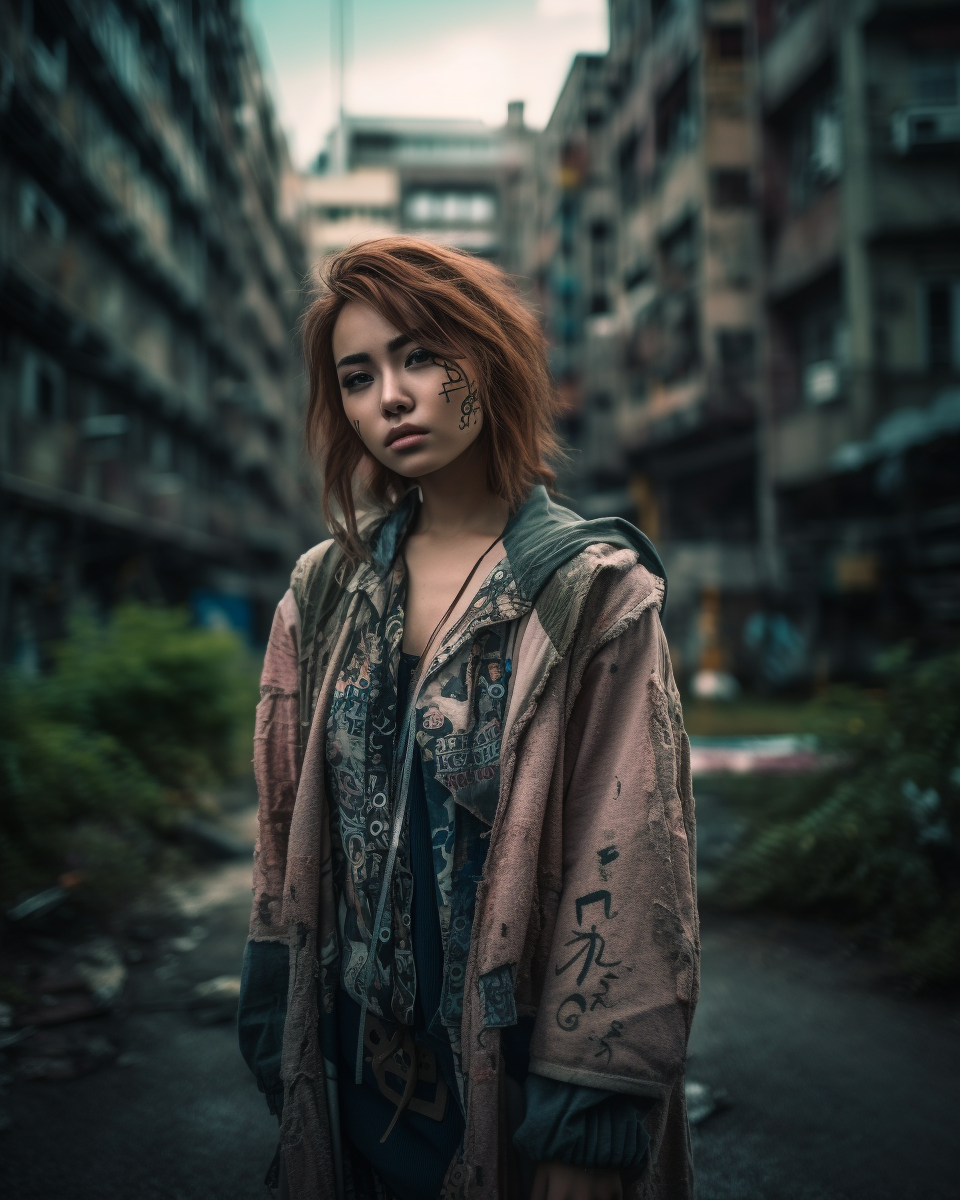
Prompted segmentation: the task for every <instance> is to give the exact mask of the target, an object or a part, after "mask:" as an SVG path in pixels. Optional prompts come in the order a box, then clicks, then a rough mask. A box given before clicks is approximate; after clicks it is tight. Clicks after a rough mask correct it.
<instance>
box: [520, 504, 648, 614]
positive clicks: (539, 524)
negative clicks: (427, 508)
mask: <svg viewBox="0 0 960 1200" xmlns="http://www.w3.org/2000/svg"><path fill="white" fill-rule="evenodd" d="M598 542H605V543H606V544H607V545H609V546H615V547H616V548H617V549H624V550H634V551H636V553H637V555H638V557H639V559H640V561H641V563H642V564H643V565H644V566H645V567H646V568H647V570H648V571H650V572H652V573H653V574H654V575H658V576H659V577H660V578H661V579H662V580H663V581H664V603H666V580H667V576H666V572H665V571H664V568H663V563H662V562H661V561H660V555H659V554H657V551H656V550H655V549H654V546H653V543H652V542H651V541H650V539H649V538H648V537H647V536H646V534H643V533H641V532H640V530H639V529H637V528H636V527H635V526H633V525H631V524H630V522H629V521H624V520H622V519H621V518H620V517H601V518H600V519H599V520H597V521H585V520H584V519H583V518H582V517H580V516H578V515H577V514H576V513H575V512H572V511H571V510H570V509H569V508H564V507H563V506H562V505H560V504H556V503H554V501H553V500H551V499H550V497H549V496H548V495H547V489H546V488H545V487H543V485H542V484H540V485H538V486H537V487H535V488H533V489H532V490H531V492H530V495H529V496H528V497H527V499H526V501H525V502H524V503H523V504H522V505H521V506H520V508H519V509H518V510H517V513H516V515H515V516H514V517H513V518H512V519H511V521H510V523H509V524H508V526H507V531H506V533H505V534H504V538H503V544H504V546H505V547H506V551H507V557H508V558H509V559H510V565H511V567H512V568H513V574H514V578H515V579H516V582H517V591H518V593H519V595H520V596H522V597H523V598H524V599H526V600H529V601H530V602H535V601H536V599H537V597H538V596H539V595H540V592H541V591H542V590H543V588H544V587H545V586H546V584H547V583H548V582H549V580H550V578H551V576H553V574H554V573H555V572H556V571H557V570H558V569H559V568H560V567H562V566H563V565H564V564H565V563H567V562H569V561H570V559H572V558H574V557H576V555H578V554H580V553H581V552H582V551H583V550H586V548H587V547H588V546H592V545H596V544H597V543H598Z"/></svg>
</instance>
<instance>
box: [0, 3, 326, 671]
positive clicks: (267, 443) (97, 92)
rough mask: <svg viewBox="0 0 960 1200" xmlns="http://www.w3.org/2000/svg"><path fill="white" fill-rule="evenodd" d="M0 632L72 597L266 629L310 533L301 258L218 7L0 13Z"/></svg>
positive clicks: (24, 635) (8, 648)
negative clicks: (188, 611)
mask: <svg viewBox="0 0 960 1200" xmlns="http://www.w3.org/2000/svg"><path fill="white" fill-rule="evenodd" d="M0 35H2V37H0V43H2V47H3V54H2V58H0V80H2V82H0V132H2V142H0V309H2V313H3V329H2V334H0V396H2V417H0V420H2V437H0V504H2V510H3V511H2V525H3V533H2V541H0V639H2V648H3V649H2V652H3V656H4V657H7V658H9V657H11V656H12V657H14V658H19V659H20V660H21V661H23V662H25V663H29V662H30V661H31V660H32V659H35V658H36V655H37V647H38V645H39V644H41V643H42V641H43V640H44V639H45V638H46V637H48V636H49V635H51V634H55V633H56V632H57V631H58V630H59V628H60V627H61V625H62V621H63V617H64V613H65V611H66V610H67V609H68V608H69V606H70V605H71V604H72V603H74V602H75V601H77V600H78V599H82V598H86V599H88V600H91V601H93V602H94V603H96V604H98V605H103V606H106V605H110V604H112V603H114V602H116V601H118V600H120V599H122V598H124V597H141V598H145V599H150V600H154V599H156V600H163V601H172V602H192V603H193V604H194V606H195V608H196V610H197V612H198V613H199V614H200V615H201V616H202V615H203V614H206V615H207V617H208V618H209V619H226V620H229V621H231V622H232V623H233V624H235V625H239V626H242V627H246V628H247V629H248V630H249V631H250V633H251V635H252V636H253V637H261V636H263V635H264V630H265V626H266V623H267V622H268V620H269V615H270V611H271V610H272V607H273V605H274V604H275V602H276V599H277V596H278V595H279V594H281V593H282V590H283V586H284V582H283V581H284V579H285V577H286V575H287V573H288V571H289V568H290V564H291V563H292V562H293V561H294V560H295V558H296V557H297V555H298V554H299V553H300V552H302V550H303V549H304V548H305V547H306V546H308V545H309V544H311V543H312V542H313V541H315V540H316V539H317V537H318V535H319V532H320V530H319V527H318V522H317V518H316V515H315V513H316V503H315V497H314V494H313V490H312V484H311V482H310V479H309V477H308V475H307V473H306V468H305V466H304V465H303V463H302V461H301V457H300V445H301V423H302V415H303V394H302V381H301V373H300V369H299V366H298V364H297V362H296V360H295V358H294V350H293V346H292V343H291V332H292V330H293V327H294V325H295V322H296V318H297V315H298V312H299V309H300V301H301V281H302V276H303V272H304V269H305V262H304V256H303V249H302V246H301V244H300V242H299V239H298V237H297V236H296V233H295V230H294V227H293V225H292V224H290V223H289V222H288V220H287V219H286V216H285V215H284V213H283V211H282V207H283V205H282V199H281V196H282V187H281V185H282V181H283V179H284V176H285V174H286V173H287V172H288V171H289V166H288V161H287V152H286V147H285V144H284V141H283V137H282V135H281V134H280V132H279V129H278V126H277V122H276V119H275V116H274V113H273V110H272V107H271V103H270V99H269V97H268V95H267V93H266V90H265V88H264V83H263V79H262V76H261V73H260V68H259V65H258V62H257V58H256V54H255V52H254V49H253V45H252V42H251V38H250V35H249V32H248V30H247V28H246V26H245V24H244V21H243V18H242V14H241V7H240V4H239V3H238V2H237V0H213V2H211V3H209V4H203V5H201V4H198V3H196V0H192V2H191V0H179V2H177V0H124V2H122V3H119V2H112V0H84V2H82V3H81V2H80V0H65V2H62V3H53V2H52V0H0Z"/></svg>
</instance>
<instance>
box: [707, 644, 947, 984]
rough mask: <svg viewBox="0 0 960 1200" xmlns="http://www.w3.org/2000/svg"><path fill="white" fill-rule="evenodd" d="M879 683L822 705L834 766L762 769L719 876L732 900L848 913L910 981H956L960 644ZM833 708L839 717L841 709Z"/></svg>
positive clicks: (897, 667) (899, 661)
mask: <svg viewBox="0 0 960 1200" xmlns="http://www.w3.org/2000/svg"><path fill="white" fill-rule="evenodd" d="M888 670H889V677H888V686H887V687H886V689H885V690H884V691H883V693H882V694H875V695H867V696H863V697H861V700H860V703H859V709H858V711H852V710H851V705H852V704H853V703H854V700H855V695H854V693H852V692H850V691H849V690H845V691H844V692H843V693H842V694H841V693H839V692H834V693H832V694H830V695H828V696H827V697H826V698H825V699H824V701H823V702H822V703H821V705H820V712H821V714H822V725H821V728H822V730H824V731H825V732H824V734H823V740H824V744H825V748H827V749H828V750H831V751H833V752H834V753H835V754H837V755H838V758H839V761H841V762H842V763H843V765H842V766H840V767H836V768H835V769H833V770H831V771H829V772H824V773H821V774H818V775H812V776H806V777H797V778H793V779H789V780H779V779H778V780H768V781H766V783H765V786H764V787H763V788H762V794H757V791H756V789H753V793H754V794H753V795H752V797H751V798H747V797H746V796H745V797H744V802H743V804H742V811H743V813H744V815H745V816H746V818H747V831H746V833H745V835H744V837H743V838H742V839H741V841H740V843H739V846H738V848H737V850H736V851H735V852H734V854H733V856H732V857H731V859H730V861H729V862H728V864H727V865H726V867H725V868H724V870H723V872H722V873H721V876H720V878H719V881H718V889H717V896H718V898H719V899H720V900H721V901H722V902H725V903H726V904H728V905H730V906H731V907H737V908H748V907H754V906H758V905H774V906H777V907H780V908H784V909H787V910H791V911H795V912H810V913H825V914H829V915H831V916H840V917H843V918H846V919H849V920H852V921H855V922H857V923H858V924H859V925H860V926H861V927H862V928H865V929H869V930H870V931H871V932H872V933H873V934H874V935H875V936H876V938H877V939H878V940H879V941H881V942H882V943H883V944H885V945H887V946H890V947H892V948H894V949H895V950H896V952H897V953H898V955H899V959H900V962H901V963H902V965H903V967H904V969H905V970H906V971H907V972H908V973H909V974H910V976H911V977H912V978H913V979H914V980H915V981H916V982H917V983H918V985H923V984H931V983H955V982H957V981H960V654H950V655H944V656H941V657H939V658H937V659H934V660H931V661H928V662H925V663H921V664H913V665H911V664H909V663H908V662H907V661H905V656H904V655H902V654H901V655H899V656H897V657H896V658H894V659H892V660H891V661H890V663H889V664H888ZM838 710H841V711H843V712H844V714H845V717H844V721H843V722H842V723H840V727H839V729H838V722H837V720H836V713H837V711H838Z"/></svg>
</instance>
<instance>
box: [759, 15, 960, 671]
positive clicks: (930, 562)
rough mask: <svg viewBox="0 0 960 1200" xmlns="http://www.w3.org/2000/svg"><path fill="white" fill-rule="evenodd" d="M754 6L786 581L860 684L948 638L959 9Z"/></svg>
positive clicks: (954, 568) (773, 459)
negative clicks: (880, 657) (889, 661)
mask: <svg viewBox="0 0 960 1200" xmlns="http://www.w3.org/2000/svg"><path fill="white" fill-rule="evenodd" d="M756 12H757V38H758V67H759V79H758V97H757V107H758V111H759V116H760V121H761V127H762V145H761V151H762V161H763V164H764V171H763V177H764V188H763V195H762V200H763V208H762V224H763V230H764V255H765V262H764V272H763V275H764V310H765V327H766V330H767V333H768V346H769V351H768V356H767V371H768V375H767V380H766V385H767V386H766V395H767V397H768V404H769V412H768V416H767V422H766V424H767V428H766V434H765V439H764V441H765V450H764V461H765V468H766V473H767V476H768V479H769V487H770V490H771V494H772V495H773V497H774V503H775V506H776V511H775V514H774V515H775V518H776V532H777V541H778V545H779V560H780V561H779V563H778V571H779V587H780V590H781V592H783V593H785V594H787V595H793V596H796V597H804V598H805V599H804V603H802V604H799V605H798V606H797V607H798V610H799V613H798V619H800V620H802V621H804V622H805V624H806V628H807V630H808V631H809V636H810V639H811V640H812V641H815V642H816V643H817V645H818V647H819V649H818V654H819V667H818V669H821V670H822V671H824V672H827V673H829V674H831V675H836V674H840V675H857V674H859V675H862V674H863V673H864V672H866V671H869V669H870V663H871V661H872V658H873V656H874V655H875V653H876V651H877V649H878V648H880V647H881V646H882V645H884V644H885V643H887V642H889V641H890V640H896V639H901V638H905V637H911V638H913V639H915V640H918V641H919V642H920V643H921V644H922V643H927V644H941V645H942V644H944V643H947V642H956V641H957V640H958V638H960V470H958V469H957V463H958V461H960V167H958V164H960V9H958V7H957V5H956V3H955V2H954V0H939V2H938V0H919V2H918V0H899V2H889V3H884V4H879V3H868V2H866V0H858V2H855V3H840V2H839V0H808V2H807V3H804V4H800V3H793V4H789V5H788V4H783V3H780V4H776V3H771V2H770V0H758V2H757V6H756Z"/></svg>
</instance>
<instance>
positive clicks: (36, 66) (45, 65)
mask: <svg viewBox="0 0 960 1200" xmlns="http://www.w3.org/2000/svg"><path fill="white" fill-rule="evenodd" d="M30 59H31V63H32V66H33V73H34V76H35V77H36V79H37V80H38V81H39V82H40V83H41V84H43V86H44V87H45V88H47V89H48V90H49V91H51V92H62V91H63V89H64V87H66V83H67V42H66V38H64V36H63V33H62V30H61V27H60V23H59V21H58V20H57V19H56V17H55V16H54V14H53V12H52V11H51V6H50V3H49V0H35V3H34V4H33V5H32V6H31V18H30Z"/></svg>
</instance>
